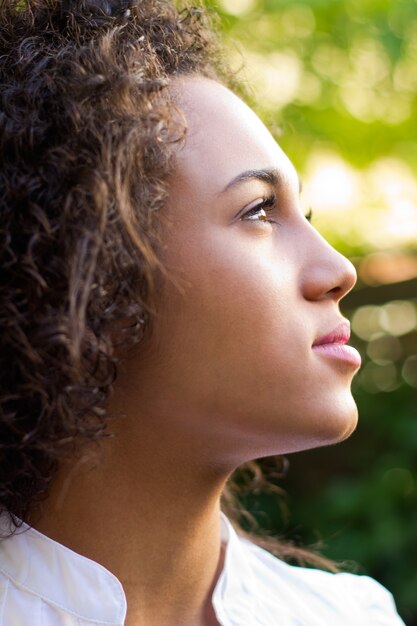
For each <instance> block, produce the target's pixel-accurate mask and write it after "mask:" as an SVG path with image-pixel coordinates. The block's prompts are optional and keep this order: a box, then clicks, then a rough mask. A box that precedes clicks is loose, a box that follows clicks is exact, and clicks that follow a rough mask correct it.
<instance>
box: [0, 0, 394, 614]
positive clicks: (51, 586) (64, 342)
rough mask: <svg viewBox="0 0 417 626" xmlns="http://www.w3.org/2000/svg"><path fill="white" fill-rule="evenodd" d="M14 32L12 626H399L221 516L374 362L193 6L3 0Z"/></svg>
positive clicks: (5, 361) (347, 426)
mask: <svg viewBox="0 0 417 626" xmlns="http://www.w3.org/2000/svg"><path fill="white" fill-rule="evenodd" d="M0 38H1V39H0V75H1V96H0V97H1V113H0V128H1V133H0V142H1V165H2V167H1V172H0V181H1V182H0V189H1V194H0V197H1V227H0V228H1V230H0V233H1V246H2V247H1V250H2V256H1V289H0V294H1V296H0V311H1V313H0V315H1V318H0V319H1V324H0V328H1V333H2V342H1V370H2V376H1V397H0V404H1V421H0V424H1V425H0V428H1V431H0V433H1V437H0V453H1V456H0V462H1V471H0V502H1V511H2V515H1V518H0V521H1V534H2V537H3V539H2V541H1V542H0V625H1V626H64V625H65V626H75V625H77V626H87V625H91V624H96V625H98V624H100V625H104V624H106V625H114V626H115V625H119V626H120V625H122V624H125V625H126V626H174V625H175V626H216V625H217V626H219V625H221V626H275V625H276V626H278V625H279V626H290V625H291V626H295V625H302V626H319V625H320V626H323V625H329V626H335V625H336V626H344V625H352V624H355V625H356V626H358V625H359V624H363V625H366V626H370V625H375V626H377V625H378V626H395V625H397V626H398V625H399V624H402V621H401V619H400V618H399V616H398V615H397V613H396V610H395V606H394V603H393V600H392V597H391V595H390V594H389V592H387V591H386V590H385V589H384V588H382V587H381V586H380V585H379V584H378V583H377V582H375V581H373V580H372V579H370V578H368V577H365V576H362V577H360V576H353V575H350V574H345V573H340V574H333V573H330V572H325V571H321V570H319V569H307V568H303V567H295V566H290V565H288V564H286V563H285V562H284V561H283V560H281V559H279V558H277V557H275V556H273V555H272V554H270V553H269V552H267V551H266V550H264V549H262V548H261V547H258V546H257V545H255V543H253V542H252V541H250V540H248V539H247V538H245V537H244V536H243V535H242V533H241V532H240V531H239V528H238V526H237V523H236V522H235V523H234V524H233V525H232V524H231V521H230V520H229V517H228V516H226V515H225V513H224V512H221V503H224V504H226V503H227V501H228V493H229V491H230V487H231V481H232V480H233V475H234V471H235V470H236V469H237V468H239V467H241V466H242V465H243V464H245V463H247V462H250V461H253V460H254V459H257V458H260V457H265V456H268V455H278V454H282V453H290V452H293V451H296V450H302V449H306V448H311V447H315V446H321V445H327V444H331V443H336V442H339V441H341V440H343V439H344V438H345V437H347V436H348V435H349V434H350V433H351V432H352V431H353V430H354V428H355V425H356V420H357V409H356V405H355V402H354V400H353V398H352V395H351V391H350V385H351V381H352V378H353V376H354V374H355V373H356V372H357V370H358V368H359V365H360V358H359V355H358V353H357V352H356V351H355V350H354V349H353V348H351V347H349V346H348V345H347V341H348V339H349V324H348V322H347V321H346V320H345V319H344V318H343V317H342V316H341V314H340V311H339V302H340V300H341V299H342V298H343V297H344V296H345V294H346V293H347V292H348V291H349V290H350V289H352V287H353V286H354V284H355V280H356V275H355V271H354V268H353V266H352V265H351V263H350V262H349V261H347V260H346V259H345V258H344V257H343V256H341V255H340V254H339V253H338V252H336V251H335V250H334V249H333V248H332V247H330V246H329V245H328V244H327V243H326V242H325V241H324V240H323V239H322V238H321V236H320V235H319V234H318V233H317V232H316V231H315V229H314V228H313V227H312V226H311V224H310V223H309V220H308V219H306V217H305V216H304V215H303V213H302V211H301V209H300V204H299V183H298V178H297V174H296V172H295V170H294V167H293V166H292V164H291V163H290V161H289V160H288V158H287V157H286V156H285V154H284V153H283V152H282V150H281V149H280V148H279V146H278V145H277V143H276V142H275V140H274V139H273V137H272V136H271V134H270V133H269V132H268V130H267V129H266V128H265V126H264V125H263V124H262V122H261V121H260V120H259V119H258V118H257V116H256V115H255V114H254V112H253V111H252V110H251V109H249V108H248V107H247V106H246V105H245V104H244V102H243V101H242V100H241V99H240V98H239V97H238V96H237V95H235V93H234V92H233V91H232V90H230V89H229V88H228V87H227V86H226V85H227V84H230V83H228V82H227V80H228V79H227V76H226V75H225V72H223V69H222V68H223V62H222V59H221V57H219V55H218V53H217V48H216V44H215V42H214V40H213V37H212V35H211V34H210V31H209V30H208V29H207V27H206V26H205V24H204V19H203V17H202V13H201V11H197V10H188V11H182V12H178V11H177V10H176V9H175V8H174V7H173V6H171V5H170V4H168V3H166V2H161V1H158V0H154V1H152V2H151V1H149V0H137V2H132V3H129V4H128V3H126V2H123V1H120V2H110V1H109V0H79V1H73V2H69V1H66V2H64V1H62V2H60V1H58V0H27V1H24V2H23V1H22V0H15V1H12V0H3V2H2V4H1V9H0ZM307 217H308V216H307ZM230 515H231V514H230ZM283 550H284V548H283ZM287 552H288V553H290V552H291V549H290V548H287Z"/></svg>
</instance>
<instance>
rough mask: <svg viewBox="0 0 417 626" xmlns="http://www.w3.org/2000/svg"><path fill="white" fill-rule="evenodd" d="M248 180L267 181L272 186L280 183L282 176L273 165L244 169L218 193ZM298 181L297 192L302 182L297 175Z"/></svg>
mask: <svg viewBox="0 0 417 626" xmlns="http://www.w3.org/2000/svg"><path fill="white" fill-rule="evenodd" d="M248 180H261V181H263V182H265V183H269V184H270V185H272V186H274V187H276V186H278V185H282V183H283V177H282V174H281V172H280V171H279V170H278V169H276V168H274V167H271V168H266V169H260V170H246V171H245V172H241V173H240V174H238V175H237V176H235V177H234V178H232V180H231V181H229V182H228V183H227V185H226V187H224V189H222V191H221V192H220V194H223V193H225V192H226V191H228V190H229V189H230V188H231V187H235V186H236V185H239V184H241V183H245V182H247V181H248ZM298 182H299V192H300V193H301V188H302V182H301V179H300V177H298ZM220 194H219V195H220Z"/></svg>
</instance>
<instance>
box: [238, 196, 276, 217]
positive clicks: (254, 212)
mask: <svg viewBox="0 0 417 626" xmlns="http://www.w3.org/2000/svg"><path fill="white" fill-rule="evenodd" d="M275 200H276V197H275V194H272V195H271V196H268V197H267V198H262V200H261V201H258V200H256V201H255V204H254V205H253V206H251V205H249V206H251V208H250V209H249V210H248V211H246V213H244V214H243V215H242V216H241V218H240V219H241V220H244V221H246V220H249V221H251V222H271V223H274V224H278V222H276V220H271V219H268V213H269V212H270V211H273V210H274V208H275Z"/></svg>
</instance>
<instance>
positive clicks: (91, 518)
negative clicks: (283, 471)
mask: <svg viewBox="0 0 417 626" xmlns="http://www.w3.org/2000/svg"><path fill="white" fill-rule="evenodd" d="M115 428H116V430H118V431H119V432H118V433H117V432H116V436H115V437H114V438H112V439H110V440H108V441H105V442H103V445H102V452H103V459H102V462H101V463H99V464H95V465H94V466H93V467H91V461H90V462H88V461H86V459H87V457H86V456H84V457H83V460H82V461H81V462H79V463H78V464H76V465H75V469H74V464H73V463H72V464H70V463H65V464H63V465H62V466H61V468H60V470H59V473H58V475H57V478H56V480H55V482H54V484H53V488H52V491H51V493H50V497H49V498H48V500H47V501H46V503H45V508H44V511H43V514H42V518H41V519H40V520H39V522H38V523H36V524H34V525H35V526H36V528H37V529H38V530H40V531H41V532H43V533H44V534H46V535H48V536H50V537H52V538H53V539H55V540H56V541H59V542H60V543H62V544H64V545H66V546H68V547H69V548H71V549H72V550H74V551H75V552H78V553H79V554H82V555H84V556H86V557H88V558H90V559H92V560H94V561H96V562H98V563H100V564H101V565H103V566H104V567H106V568H107V569H108V570H110V571H111V572H112V573H113V574H114V575H115V576H117V578H118V579H119V580H120V582H121V583H122V585H123V588H124V590H125V593H126V599H127V606H128V612H127V618H126V622H125V624H126V626H130V625H133V624H135V626H137V625H140V626H148V624H149V625H152V626H156V625H158V626H168V625H172V624H179V623H181V624H187V625H188V624H190V625H192V626H203V625H209V624H210V625H211V624H217V622H216V621H215V618H214V612H213V608H212V605H211V594H212V592H213V589H214V586H215V583H216V582H217V578H218V576H219V574H220V572H221V570H222V566H223V563H222V560H223V553H222V549H221V548H222V546H221V539H220V495H221V491H222V489H223V487H224V484H225V481H226V479H227V474H220V473H214V472H213V471H212V470H211V471H210V470H208V469H207V468H205V467H204V465H203V464H202V463H201V461H200V460H199V461H198V462H197V461H196V460H195V459H193V457H192V455H191V454H190V451H189V450H187V449H186V446H185V445H184V444H183V443H177V444H176V443H175V441H173V440H172V439H170V438H167V440H166V441H164V440H163V438H161V435H159V439H158V441H156V440H155V431H156V429H155V427H154V426H153V427H152V428H150V429H149V432H146V430H143V432H141V434H140V437H138V435H137V433H135V432H134V429H135V424H134V420H133V421H132V420H130V419H129V418H126V419H123V420H120V423H118V424H115ZM113 430H115V429H113ZM118 435H119V436H118ZM180 446H183V449H179V448H180ZM188 447H189V448H190V446H188ZM150 451H151V453H150ZM199 459H201V456H200V457H199Z"/></svg>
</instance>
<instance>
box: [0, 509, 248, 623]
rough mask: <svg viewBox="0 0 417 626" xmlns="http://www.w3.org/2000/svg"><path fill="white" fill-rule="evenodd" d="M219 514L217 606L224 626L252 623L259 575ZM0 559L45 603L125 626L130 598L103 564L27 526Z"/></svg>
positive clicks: (4, 528)
mask: <svg viewBox="0 0 417 626" xmlns="http://www.w3.org/2000/svg"><path fill="white" fill-rule="evenodd" d="M220 515H221V539H222V542H224V543H225V544H226V549H225V559H224V566H223V570H222V572H221V573H220V576H219V578H218V581H217V584H216V587H215V589H214V591H213V596H212V599H213V607H214V610H215V612H216V615H217V617H218V619H219V621H220V622H221V623H222V624H225V625H227V624H229V623H230V620H231V619H232V618H233V621H235V623H236V622H237V623H239V624H250V623H253V621H251V616H252V615H253V612H254V610H255V607H254V606H253V605H252V600H251V598H252V597H253V588H254V584H255V581H254V577H253V574H252V573H251V571H250V567H249V565H248V563H247V561H246V559H245V553H244V549H243V546H242V543H241V542H242V540H241V539H240V538H239V536H238V535H237V533H236V531H235V530H234V528H233V527H232V525H231V523H230V521H229V520H228V518H227V517H226V515H224V513H221V514H220ZM9 530H10V522H9V521H8V518H7V517H6V516H5V515H3V516H0V532H1V534H2V535H5V534H7V533H8V532H9ZM0 555H1V558H0V571H3V573H4V574H6V576H8V577H9V578H10V579H11V580H12V581H14V582H15V583H16V584H17V585H19V586H21V587H22V588H24V589H27V590H28V591H30V592H31V593H33V594H35V595H37V596H38V597H41V598H43V599H44V600H45V601H46V602H48V603H51V604H53V605H55V606H58V607H61V608H62V609H64V610H66V611H67V612H68V613H71V614H72V615H74V616H76V617H78V618H80V619H84V620H89V621H91V622H93V623H94V622H95V623H98V624H106V625H109V626H122V625H123V623H124V620H125V616H126V596H125V593H124V590H123V587H122V584H121V583H120V581H119V580H118V578H116V576H114V575H113V574H112V573H111V572H110V571H109V570H107V569H106V568H105V567H103V566H102V565H100V564H99V563H97V562H95V561H92V560H91V559H88V558H87V557H85V556H82V555H80V554H77V553H76V552H74V551H73V550H70V549H69V548H67V547H65V546H64V545H62V544H60V543H58V542H57V541H54V540H53V539H50V538H49V537H47V536H46V535H43V534H42V533H40V532H38V531H37V530H35V529H34V528H31V527H29V526H28V525H26V524H24V523H23V524H22V527H21V528H19V529H18V530H17V531H16V532H15V534H14V535H12V536H9V537H7V538H5V539H3V540H1V541H0ZM88 590H90V592H88ZM250 590H252V593H251V594H250V593H249V591H250Z"/></svg>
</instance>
